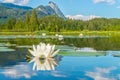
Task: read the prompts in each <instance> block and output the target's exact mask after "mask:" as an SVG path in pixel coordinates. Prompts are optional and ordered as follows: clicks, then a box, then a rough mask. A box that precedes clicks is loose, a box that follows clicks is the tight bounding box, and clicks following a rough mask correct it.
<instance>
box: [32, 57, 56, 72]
mask: <svg viewBox="0 0 120 80" xmlns="http://www.w3.org/2000/svg"><path fill="white" fill-rule="evenodd" d="M31 62H34V64H33V70H55V66H57V65H58V64H57V63H58V62H57V61H55V59H54V58H45V59H40V58H38V57H34V58H33V59H32V60H31V61H30V63H31Z"/></svg>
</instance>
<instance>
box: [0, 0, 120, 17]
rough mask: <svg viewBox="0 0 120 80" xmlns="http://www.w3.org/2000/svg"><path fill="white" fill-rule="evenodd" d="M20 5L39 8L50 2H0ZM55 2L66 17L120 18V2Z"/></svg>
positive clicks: (14, 0)
mask: <svg viewBox="0 0 120 80" xmlns="http://www.w3.org/2000/svg"><path fill="white" fill-rule="evenodd" d="M0 1H2V2H11V3H15V4H19V5H27V6H31V7H37V6H39V5H47V4H48V2H49V1H50V0H0ZM51 1H53V2H55V3H56V4H57V5H58V7H59V8H60V9H61V11H62V12H63V13H64V15H69V16H71V17H76V15H79V16H83V17H89V16H90V15H92V16H100V17H107V18H120V0H51Z"/></svg>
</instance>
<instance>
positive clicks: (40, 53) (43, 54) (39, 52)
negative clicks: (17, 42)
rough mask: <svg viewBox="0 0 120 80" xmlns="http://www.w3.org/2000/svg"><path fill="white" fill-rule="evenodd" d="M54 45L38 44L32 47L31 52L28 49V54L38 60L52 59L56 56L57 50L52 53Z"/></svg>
mask: <svg viewBox="0 0 120 80" xmlns="http://www.w3.org/2000/svg"><path fill="white" fill-rule="evenodd" d="M54 49H55V45H50V44H45V43H40V44H39V45H36V46H35V45H33V50H30V49H29V52H30V53H31V54H32V55H33V56H34V57H38V58H52V57H54V56H56V54H58V52H59V50H56V51H54Z"/></svg>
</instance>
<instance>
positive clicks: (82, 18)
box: [66, 14, 100, 21]
mask: <svg viewBox="0 0 120 80" xmlns="http://www.w3.org/2000/svg"><path fill="white" fill-rule="evenodd" d="M66 17H67V18H69V19H75V20H84V21H87V20H91V19H94V18H100V16H95V15H89V16H85V15H81V14H80V15H74V16H73V15H67V16H66Z"/></svg>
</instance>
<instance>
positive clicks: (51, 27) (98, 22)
mask: <svg viewBox="0 0 120 80" xmlns="http://www.w3.org/2000/svg"><path fill="white" fill-rule="evenodd" d="M119 30H120V19H116V18H111V19H106V18H96V19H92V20H89V21H82V20H71V19H67V20H64V19H62V18H59V17H58V16H56V15H52V16H46V17H43V18H38V17H37V15H36V11H35V10H33V11H32V14H31V15H30V14H29V13H27V14H26V18H22V17H21V18H18V19H15V18H10V19H8V20H7V22H6V23H0V31H1V32H5V31H7V32H72V31H119Z"/></svg>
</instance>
